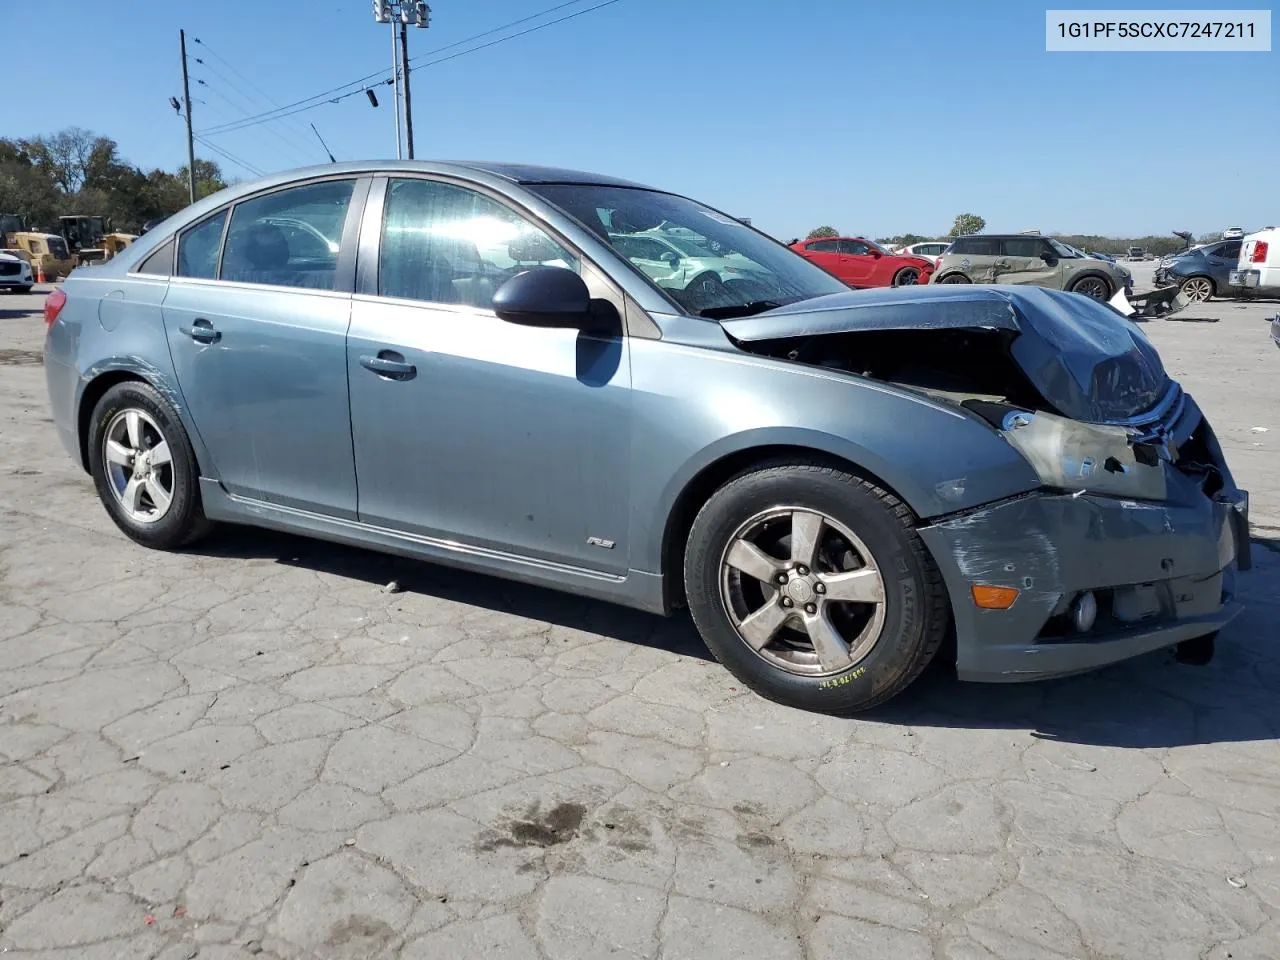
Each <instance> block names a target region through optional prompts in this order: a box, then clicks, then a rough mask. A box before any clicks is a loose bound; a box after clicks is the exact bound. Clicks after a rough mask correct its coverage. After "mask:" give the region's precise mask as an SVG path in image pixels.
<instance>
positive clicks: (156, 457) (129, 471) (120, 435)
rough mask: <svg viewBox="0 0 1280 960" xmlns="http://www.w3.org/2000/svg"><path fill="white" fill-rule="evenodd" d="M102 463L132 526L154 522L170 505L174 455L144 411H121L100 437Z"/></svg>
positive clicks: (109, 484)
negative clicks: (133, 524) (133, 523)
mask: <svg viewBox="0 0 1280 960" xmlns="http://www.w3.org/2000/svg"><path fill="white" fill-rule="evenodd" d="M102 462H103V464H104V465H105V467H106V473H107V484H108V486H109V487H110V489H111V493H112V495H113V496H114V497H115V499H116V502H117V503H118V504H119V505H120V506H121V507H122V508H123V510H124V512H125V513H126V514H127V515H128V517H129V519H130V520H133V521H134V522H135V523H155V522H157V521H159V520H161V519H163V518H164V516H165V515H166V514H167V513H168V512H169V508H170V507H171V506H172V505H173V491H174V476H173V456H172V454H171V453H170V450H169V442H168V441H167V440H166V439H165V436H164V432H163V431H162V430H161V429H160V426H159V424H157V423H156V421H155V419H154V418H153V417H152V416H151V415H150V414H149V413H147V412H146V411H145V410H140V409H138V408H137V407H130V408H127V409H125V410H121V411H120V412H118V413H117V414H116V415H115V416H114V417H112V418H111V422H110V423H108V424H107V429H106V430H105V431H103V434H102Z"/></svg>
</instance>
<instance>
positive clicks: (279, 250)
mask: <svg viewBox="0 0 1280 960" xmlns="http://www.w3.org/2000/svg"><path fill="white" fill-rule="evenodd" d="M354 189H355V181H354V180H328V181H325V182H323V183H309V184H306V185H304V186H300V187H290V188H289V189H287V190H280V191H278V192H276V193H269V194H267V195H266V196H264V197H255V198H254V199H253V200H246V201H245V202H244V203H238V204H236V206H235V208H234V209H233V210H232V213H231V226H230V227H229V228H228V230H227V248H226V252H225V253H224V254H223V256H222V272H221V273H220V274H219V277H220V279H223V280H233V281H236V282H239V283H265V284H271V285H274V286H278V287H306V288H308V289H311V290H332V289H333V288H334V277H335V275H336V274H337V269H338V256H339V254H340V252H341V244H342V228H343V226H344V225H345V224H346V221H347V207H348V206H349V205H350V203H351V193H352V191H353V190H354Z"/></svg>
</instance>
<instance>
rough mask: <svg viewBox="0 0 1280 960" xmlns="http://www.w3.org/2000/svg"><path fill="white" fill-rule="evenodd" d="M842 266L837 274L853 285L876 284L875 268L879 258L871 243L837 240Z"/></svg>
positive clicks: (866, 285) (869, 285)
mask: <svg viewBox="0 0 1280 960" xmlns="http://www.w3.org/2000/svg"><path fill="white" fill-rule="evenodd" d="M836 242H837V243H838V244H839V253H840V266H839V268H838V269H839V273H838V274H837V276H838V277H839V278H840V279H841V280H843V281H844V282H845V283H847V284H849V286H851V287H871V286H875V278H874V274H875V270H876V267H877V266H878V265H879V264H878V262H877V261H878V260H879V258H878V257H876V256H875V254H874V253H873V252H872V250H871V247H870V245H869V244H866V243H863V242H862V241H861V240H837V241H836Z"/></svg>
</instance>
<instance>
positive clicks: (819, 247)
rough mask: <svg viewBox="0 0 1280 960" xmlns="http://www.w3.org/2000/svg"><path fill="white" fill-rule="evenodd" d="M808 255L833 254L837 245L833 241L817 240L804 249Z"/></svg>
mask: <svg viewBox="0 0 1280 960" xmlns="http://www.w3.org/2000/svg"><path fill="white" fill-rule="evenodd" d="M806 249H807V250H808V251H809V252H810V253H835V252H836V250H837V249H838V244H837V243H836V242H835V241H834V240H818V241H816V242H814V243H811V244H809V246H808V247H807V248H806Z"/></svg>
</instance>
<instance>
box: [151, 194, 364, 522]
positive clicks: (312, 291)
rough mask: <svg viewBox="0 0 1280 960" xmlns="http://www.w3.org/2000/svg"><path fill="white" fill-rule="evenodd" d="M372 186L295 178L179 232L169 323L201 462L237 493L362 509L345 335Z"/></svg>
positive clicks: (350, 513) (334, 511)
mask: <svg viewBox="0 0 1280 960" xmlns="http://www.w3.org/2000/svg"><path fill="white" fill-rule="evenodd" d="M367 191H368V180H367V179H364V180H361V179H358V178H355V177H344V178H331V179H322V180H317V181H311V182H308V183H304V184H300V185H291V186H288V187H285V188H282V189H278V190H274V191H271V192H268V193H264V194H259V195H257V196H254V197H250V198H248V199H245V200H242V201H240V202H238V203H236V204H235V205H233V206H232V207H230V208H223V209H222V210H220V211H218V212H217V213H214V214H212V215H210V216H209V217H207V218H205V219H204V220H203V221H201V222H200V223H198V224H196V225H194V226H193V227H191V228H189V229H188V230H186V231H185V232H183V233H182V234H180V235H179V238H178V256H177V261H178V262H177V268H176V270H175V273H176V276H174V277H173V278H172V280H171V281H170V283H169V290H168V293H167V294H166V296H165V301H164V306H163V312H164V325H165V331H166V334H167V336H168V340H169V350H170V354H171V355H172V358H173V363H174V368H175V370H176V372H177V377H178V384H179V387H180V388H181V390H182V393H183V397H184V399H185V400H186V403H187V406H188V408H189V410H190V412H191V416H192V419H193V420H194V422H195V424H196V428H197V430H198V431H199V433H200V437H201V439H202V440H203V441H204V444H205V447H206V448H207V450H208V451H209V455H210V457H211V458H212V460H213V463H211V464H202V466H203V467H205V468H206V469H207V470H208V472H210V473H212V474H215V475H216V476H217V477H218V479H219V480H220V481H221V482H222V485H223V486H224V487H225V488H226V489H227V491H228V492H229V493H232V494H234V495H238V496H242V497H247V498H250V499H254V500H261V501H265V502H269V503H273V504H279V505H284V506H291V507H297V508H301V509H307V510H314V511H317V512H321V513H325V514H328V515H331V516H339V517H346V518H354V517H355V511H356V478H355V465H354V458H353V454H352V449H351V423H350V411H349V407H348V397H347V369H346V335H347V326H348V324H349V322H350V318H351V289H352V285H353V282H354V276H355V240H356V236H357V234H356V231H357V230H358V223H359V218H358V214H359V212H360V209H361V207H362V205H363V198H364V196H365V194H366V193H367ZM286 227H288V228H289V229H285V228H286ZM304 237H305V238H306V239H305V240H303V239H302V238H304Z"/></svg>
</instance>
